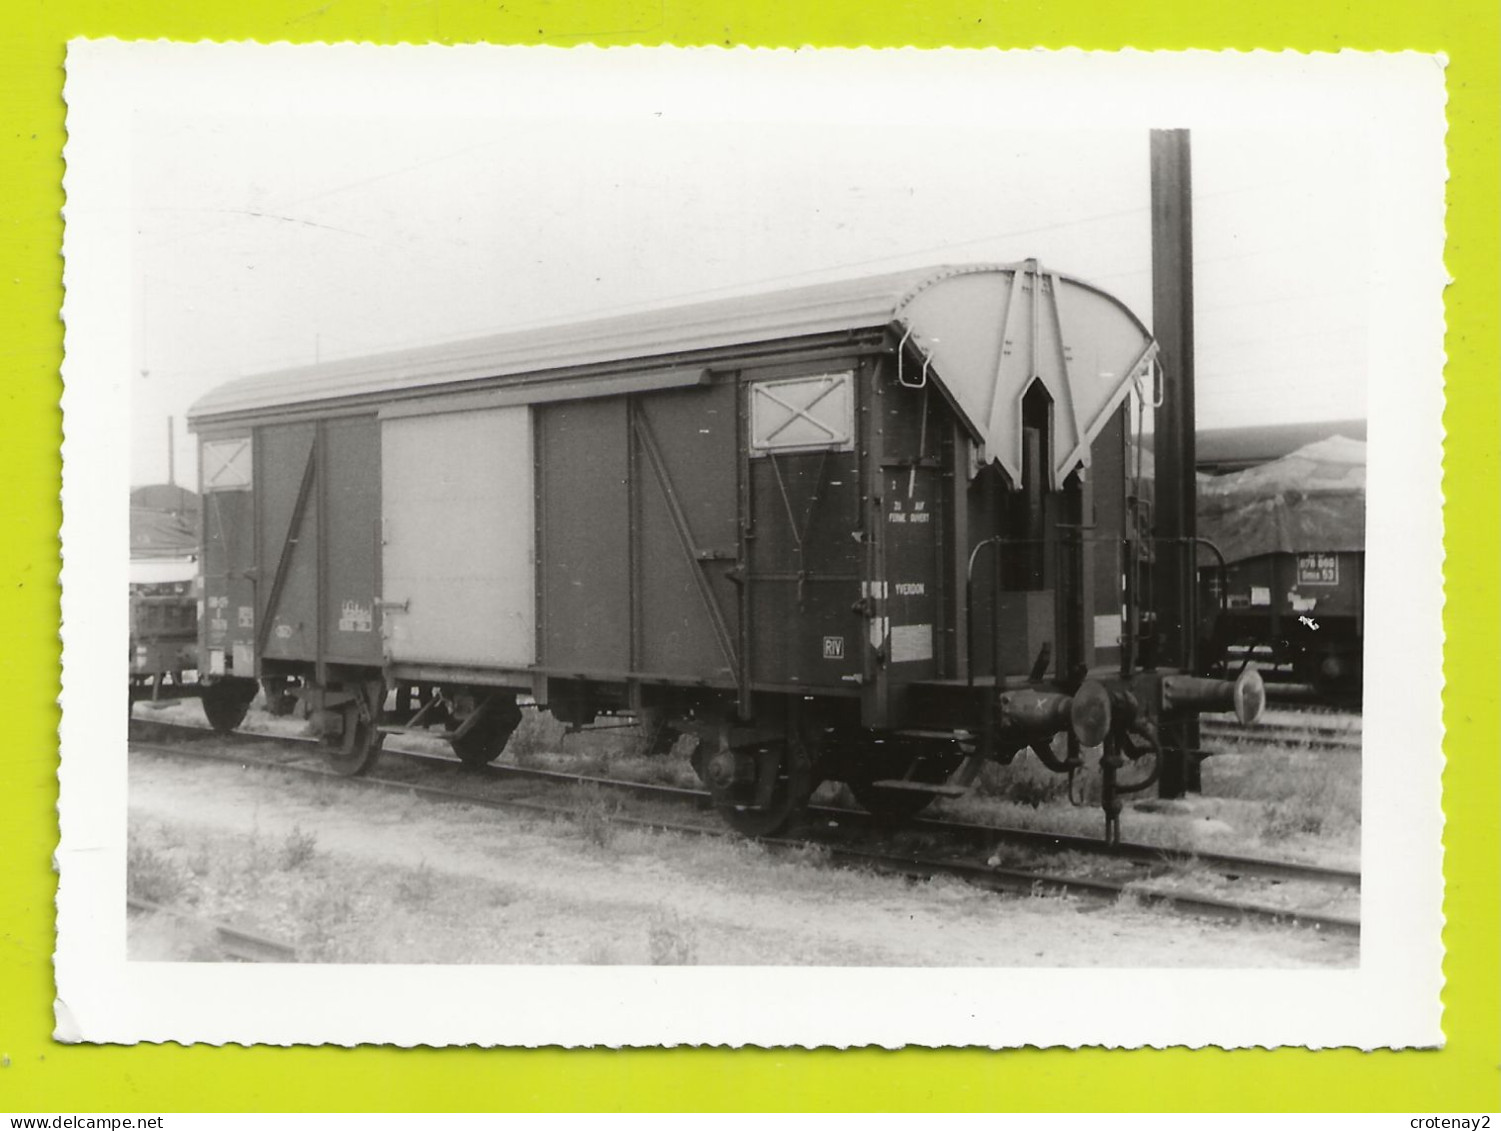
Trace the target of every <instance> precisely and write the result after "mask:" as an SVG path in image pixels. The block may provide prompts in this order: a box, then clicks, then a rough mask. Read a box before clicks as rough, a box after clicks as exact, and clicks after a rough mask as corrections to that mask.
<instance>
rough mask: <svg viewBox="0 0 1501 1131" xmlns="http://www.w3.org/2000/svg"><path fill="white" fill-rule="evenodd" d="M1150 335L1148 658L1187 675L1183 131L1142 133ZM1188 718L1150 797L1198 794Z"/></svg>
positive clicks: (1190, 585)
mask: <svg viewBox="0 0 1501 1131" xmlns="http://www.w3.org/2000/svg"><path fill="white" fill-rule="evenodd" d="M1151 151H1152V330H1153V334H1154V335H1155V337H1156V338H1157V345H1158V348H1159V350H1160V353H1159V356H1160V358H1161V363H1162V372H1163V389H1162V396H1161V400H1162V404H1161V406H1160V407H1159V408H1158V409H1157V412H1156V417H1155V420H1154V427H1155V430H1156V438H1155V442H1154V443H1153V448H1154V450H1155V452H1156V469H1155V470H1156V495H1155V498H1156V502H1155V505H1154V508H1153V509H1154V514H1155V517H1156V526H1157V529H1156V532H1155V534H1156V537H1157V539H1158V542H1157V565H1156V578H1155V582H1156V584H1155V588H1156V591H1157V602H1156V604H1157V608H1156V613H1157V624H1156V637H1157V641H1156V643H1157V648H1156V652H1157V657H1158V662H1159V664H1161V665H1163V666H1167V667H1174V668H1180V669H1183V670H1186V671H1192V670H1194V668H1195V665H1196V661H1197V656H1196V652H1197V651H1198V648H1197V642H1198V626H1197V625H1196V624H1195V623H1194V621H1193V608H1194V604H1195V602H1194V600H1193V597H1194V586H1195V584H1197V579H1196V577H1195V573H1196V571H1195V569H1194V565H1195V561H1196V558H1197V554H1196V547H1195V544H1194V541H1193V539H1194V538H1195V537H1196V536H1197V533H1198V522H1197V507H1198V492H1197V485H1196V483H1195V480H1194V473H1195V464H1196V462H1197V460H1196V453H1195V450H1194V313H1193V178H1192V176H1191V161H1190V155H1189V140H1188V131H1187V130H1153V131H1152V143H1151ZM1198 730H1199V727H1198V721H1197V719H1194V720H1192V721H1189V722H1184V723H1180V724H1174V725H1173V726H1171V727H1168V728H1164V733H1163V736H1162V737H1163V759H1164V761H1163V767H1162V776H1161V778H1160V780H1159V784H1158V792H1159V794H1160V795H1161V796H1163V797H1181V796H1182V795H1183V794H1184V793H1188V792H1193V793H1197V792H1198V790H1199V763H1198V760H1197V758H1195V757H1194V756H1193V755H1190V754H1187V753H1185V751H1186V750H1196V749H1197V748H1198V745H1199V741H1198V737H1199V736H1198Z"/></svg>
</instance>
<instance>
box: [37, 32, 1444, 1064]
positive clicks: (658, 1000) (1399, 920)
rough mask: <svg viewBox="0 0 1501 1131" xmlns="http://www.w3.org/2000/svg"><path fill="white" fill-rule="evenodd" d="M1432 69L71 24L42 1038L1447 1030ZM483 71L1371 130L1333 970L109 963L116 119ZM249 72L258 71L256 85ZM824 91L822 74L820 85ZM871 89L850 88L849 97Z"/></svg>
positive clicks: (613, 83)
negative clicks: (1343, 927) (1356, 832)
mask: <svg viewBox="0 0 1501 1131" xmlns="http://www.w3.org/2000/svg"><path fill="white" fill-rule="evenodd" d="M1444 65H1445V64H1444V60H1443V59H1442V58H1440V57H1435V56H1428V55H1418V54H1401V55H1374V54H1361V53H1349V52H1347V53H1341V54H1338V55H1319V56H1309V55H1303V54H1298V53H1292V52H1288V53H1250V54H1239V53H1224V54H1218V53H1210V52H1187V53H1160V54H1154V53H1140V52H1120V53H1085V52H1077V51H1067V52H1039V51H1030V52H1027V51H1023V52H1001V51H979V52H947V51H942V52H918V51H912V50H907V51H894V52H881V51H865V50H859V51H828V52H825V51H798V52H791V51H750V50H727V51H721V50H718V49H692V50H689V49H645V48H640V49H638V48H627V49H615V50H611V51H603V50H596V49H590V48H585V49H576V50H572V51H562V50H557V49H527V48H500V47H486V46H470V47H418V46H402V47H376V46H370V45H363V46H361V45H333V46H323V45H312V46H292V45H287V44H277V45H269V46H268V45H259V44H232V45H217V44H206V43H204V44H191V45H189V44H168V43H122V42H118V41H76V42H74V43H73V44H71V45H70V48H69V53H68V61H67V82H66V88H65V93H66V100H67V103H68V121H67V127H68V141H67V146H66V150H65V158H66V173H65V177H64V187H65V190H66V204H65V222H66V228H65V236H64V256H65V290H66V297H65V301H64V309H63V317H64V321H65V323H66V357H65V361H64V366H63V377H64V391H63V413H64V440H63V463H64V468H63V530H62V540H63V570H62V616H63V619H62V638H63V646H64V657H63V692H62V708H63V715H62V723H61V728H60V743H61V769H60V771H59V776H60V802H59V814H60V824H61V840H60V843H59V845H58V848H57V853H56V862H57V866H58V868H59V871H60V884H59V894H58V900H57V928H58V944H57V953H56V972H57V1030H56V1034H57V1037H58V1038H59V1039H60V1040H64V1041H86V1042H106V1043H135V1042H143V1041H182V1042H208V1043H216V1044H217V1043H247V1044H248V1043H266V1044H278V1045H287V1044H323V1043H331V1044H346V1045H350V1044H359V1043H388V1044H396V1045H404V1046H412V1045H452V1044H479V1045H522V1046H537V1045H564V1046H582V1045H645V1046H674V1045H698V1044H715V1045H732V1046H739V1045H762V1046H778V1045H785V1046H827V1045H832V1046H854V1045H880V1046H890V1047H894V1046H902V1045H925V1046H962V1045H976V1046H989V1047H1011V1046H1021V1045H1036V1046H1070V1047H1076V1046H1080V1045H1104V1046H1118V1047H1138V1046H1169V1045H1187V1046H1195V1047H1198V1046H1206V1045H1211V1046H1222V1047H1227V1048H1235V1047H1251V1046H1279V1045H1292V1046H1306V1047H1312V1048H1319V1047H1333V1046H1355V1047H1360V1048H1368V1049H1369V1048H1382V1047H1414V1046H1435V1045H1439V1044H1442V1042H1443V1039H1444V1038H1443V1031H1442V1024H1441V1018H1442V1011H1441V1003H1440V993H1441V989H1442V962H1443V947H1442V925H1443V919H1442V907H1443V878H1442V861H1443V855H1442V835H1443V811H1442V807H1441V793H1440V784H1441V775H1442V769H1443V749H1442V745H1443V731H1442V719H1441V702H1440V696H1441V690H1442V686H1443V676H1442V670H1443V667H1442V665H1443V637H1442V626H1441V611H1442V607H1443V516H1442V493H1441V460H1442V449H1443V432H1442V412H1443V367H1444V353H1443V342H1444V312H1443V290H1444V287H1445V285H1446V283H1447V276H1446V274H1445V270H1444V263H1443V249H1444V239H1445V228H1444V187H1445V177H1446V173H1445V156H1444V152H1445V151H1444V139H1445V119H1444V113H1445V93H1444ZM502 72H503V73H504V74H505V75H506V76H507V81H508V82H511V83H517V82H522V81H525V80H527V79H531V80H534V81H535V83H536V84H537V86H538V88H539V89H545V90H547V91H549V92H550V96H555V97H556V100H555V101H554V102H552V103H549V106H548V109H547V111H546V113H548V114H551V115H555V116H556V117H557V120H559V121H565V120H567V119H568V118H569V117H571V116H582V117H585V118H588V117H598V116H608V115H611V114H621V115H628V114H631V113H638V112H652V111H651V110H650V109H647V110H643V109H642V108H643V107H651V106H656V107H660V108H661V110H662V111H663V112H666V113H669V114H681V115H685V116H690V117H692V116H702V117H703V118H704V119H705V120H708V121H713V120H714V116H715V115H721V116H725V117H726V118H730V117H735V116H737V115H738V116H740V117H743V118H745V119H747V120H754V121H756V122H759V123H763V124H765V123H772V124H774V123H775V122H777V121H778V120H779V119H780V120H796V117H797V116H798V115H801V114H807V113H810V112H812V111H811V110H810V106H811V105H816V106H817V109H818V112H819V113H825V114H828V115H830V116H831V117H832V118H834V119H836V120H837V119H839V118H840V116H841V115H842V116H847V117H849V118H850V120H864V121H866V122H867V124H868V119H869V116H870V115H873V114H877V113H879V114H883V115H892V114H895V115H896V117H895V119H892V118H890V117H888V118H886V119H884V121H885V124H886V125H887V126H888V127H889V130H890V136H891V137H892V138H893V139H898V140H899V139H903V138H905V139H907V141H908V143H910V144H912V145H913V147H914V159H919V158H921V159H929V160H941V157H942V155H941V154H925V153H924V152H923V150H922V146H921V131H922V127H923V122H922V120H921V115H922V114H923V113H924V112H926V110H928V109H931V105H930V104H926V103H924V104H920V105H914V106H913V107H911V108H910V115H911V116H910V118H906V119H904V118H902V117H901V114H902V111H901V110H900V109H897V110H893V109H892V107H890V106H889V105H888V104H887V103H885V102H883V101H882V100H881V99H879V98H877V97H875V96H874V92H877V91H879V90H880V89H881V88H882V87H883V84H888V83H889V82H890V80H891V78H892V76H893V75H895V74H900V75H901V77H902V81H903V82H904V83H907V84H922V85H925V86H926V87H927V88H928V89H930V90H931V91H933V92H935V93H934V94H933V97H934V98H940V97H942V98H947V99H949V100H951V102H952V105H953V106H954V107H956V109H955V113H956V114H957V115H959V116H961V117H963V116H969V115H973V116H975V117H976V118H977V119H978V118H979V117H982V116H983V115H984V114H988V113H995V112H997V111H996V109H995V108H997V107H999V108H1003V109H1006V108H1009V109H1010V110H1012V111H1013V112H1014V111H1015V110H1016V109H1017V108H1019V107H1024V108H1025V113H1026V117H1027V120H1026V122H1025V123H1024V124H1025V128H1027V129H1035V130H1046V129H1050V128H1055V129H1064V128H1080V127H1088V128H1091V129H1094V128H1100V129H1140V130H1141V131H1142V133H1143V137H1145V131H1146V130H1147V129H1148V128H1151V127H1161V126H1174V127H1180V126H1181V127H1188V128H1190V129H1193V128H1208V127H1231V126H1233V127H1237V128H1247V129H1267V130H1276V129H1288V130H1296V129H1304V128H1308V127H1309V126H1310V124H1311V123H1316V124H1317V125H1318V126H1319V127H1320V128H1322V129H1327V130H1343V131H1351V132H1353V133H1358V134H1360V135H1362V136H1364V137H1365V138H1366V140H1367V143H1368V149H1369V154H1370V159H1371V162H1372V170H1373V175H1372V184H1373V186H1374V187H1373V199H1372V211H1371V217H1370V233H1371V246H1370V262H1371V288H1370V295H1371V307H1370V317H1369V332H1368V337H1367V342H1366V348H1367V352H1368V356H1369V359H1370V375H1369V400H1368V408H1369V412H1368V427H1369V430H1368V453H1369V464H1368V520H1367V551H1368V553H1367V562H1368V565H1367V575H1366V585H1367V627H1366V644H1365V647H1366V654H1367V656H1368V657H1369V662H1368V663H1367V665H1366V675H1365V679H1366V689H1365V721H1364V736H1365V753H1364V765H1363V809H1362V814H1363V817H1362V837H1363V841H1362V870H1363V888H1362V937H1361V947H1360V962H1359V966H1358V968H1355V969H1345V970H1327V971H1320V970H1246V969H1234V970H1206V969H1109V968H1089V969H1080V968H1070V969H1051V968H1040V969H1037V968H1033V969H1027V970H1019V969H987V968H978V969H977V968H965V969H904V970H900V971H896V970H890V969H884V970H883V969H854V968H837V969H830V968H798V967H743V968H734V969H726V968H714V967H702V968H699V967H675V968H667V967H614V966H609V967H590V966H568V967H561V966H557V967H551V966H543V967H528V968H527V969H526V971H525V974H524V976H522V977H518V976H517V971H516V970H515V969H512V968H506V967H471V966H466V967H442V966H417V965H410V966H407V965H403V966H381V967H375V966H336V965H319V966H313V965H287V966H281V965H238V964H204V963H196V964H195V963H170V962H163V963H148V962H128V961H127V960H126V956H125V918H126V904H125V899H124V893H125V845H126V804H125V799H126V757H125V754H126V731H125V722H126V714H127V712H126V711H125V710H123V709H121V708H120V705H119V699H120V698H122V697H124V694H125V686H124V685H125V681H124V679H122V678H121V676H122V674H123V673H122V672H121V670H120V668H121V665H120V659H119V658H120V654H121V653H122V652H123V651H124V648H123V644H124V641H125V639H126V636H127V631H126V616H127V609H126V602H125V600H124V595H125V593H126V583H125V570H126V562H127V559H128V554H127V550H126V547H127V544H128V512H127V509H126V508H127V500H126V491H125V485H124V483H123V479H124V478H125V476H124V475H123V474H122V469H124V468H127V467H128V466H129V460H130V443H131V441H130V436H129V434H128V431H127V430H126V429H125V428H124V427H122V422H123V421H125V420H127V419H128V418H129V415H130V411H129V410H130V396H131V393H130V386H131V380H130V374H129V372H128V366H127V365H126V364H125V363H124V362H123V361H122V359H123V358H128V357H130V355H131V340H132V334H133V333H134V332H135V331H134V328H133V326H132V319H131V309H132V303H131V301H130V295H131V288H132V286H133V285H134V283H133V275H132V255H133V250H132V233H131V225H130V221H131V208H130V205H131V201H130V199H129V196H130V185H131V175H130V170H131V167H132V148H131V147H132V138H133V136H134V135H133V124H134V123H135V122H136V121H137V120H138V119H139V118H140V117H142V116H149V115H152V114H160V113H163V112H166V111H172V110H177V109H180V108H181V107H182V106H183V105H185V104H188V103H191V106H192V108H193V111H194V112H195V113H197V114H200V115H211V114H214V113H223V114H225V115H240V116H243V115H256V114H272V113H283V114H284V113H295V112H298V110H299V108H304V109H307V110H308V111H309V112H311V110H312V109H313V108H316V109H318V110H320V111H323V112H327V113H330V114H349V115H355V114H359V115H372V114H379V113H382V112H386V111H391V112H395V111H396V110H397V109H398V108H399V110H400V112H401V113H402V114H405V115H414V114H415V115H421V114H444V113H459V112H463V113H472V112H474V111H475V108H476V107H477V106H479V105H480V104H481V103H482V101H483V99H484V98H485V97H486V93H485V92H487V91H489V90H491V87H490V86H489V85H488V84H490V83H491V82H493V81H494V78H495V75H496V74H497V73H502ZM272 74H274V75H275V78H276V81H275V82H258V81H257V76H266V75H272ZM518 76H519V77H518ZM511 89H515V87H514V86H513V87H511ZM606 90H608V91H609V92H610V97H609V98H604V97H602V96H601V95H602V92H604V91H606ZM746 91H754V92H755V94H754V97H747V96H746V94H745V93H744V92H746ZM833 91H837V92H838V96H837V97H834V95H833V94H832V93H829V94H827V97H826V98H825V100H824V101H821V102H820V101H816V100H817V99H818V98H820V97H824V96H823V95H821V94H820V92H833ZM867 91H868V92H872V97H871V98H869V99H863V98H862V97H861V94H862V92H867ZM559 92H566V93H559ZM690 92H691V93H692V95H693V96H692V97H689V95H690ZM810 99H811V100H815V101H814V102H810ZM398 102H399V103H400V105H399V107H398ZM986 107H989V108H990V109H988V110H987V109H986ZM504 112H505V113H520V112H521V111H518V110H516V109H515V108H514V107H511V108H508V109H507V110H505V111H504ZM528 112H531V111H528ZM537 113H540V111H538V112H537ZM1143 144H1145V143H1143Z"/></svg>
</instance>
